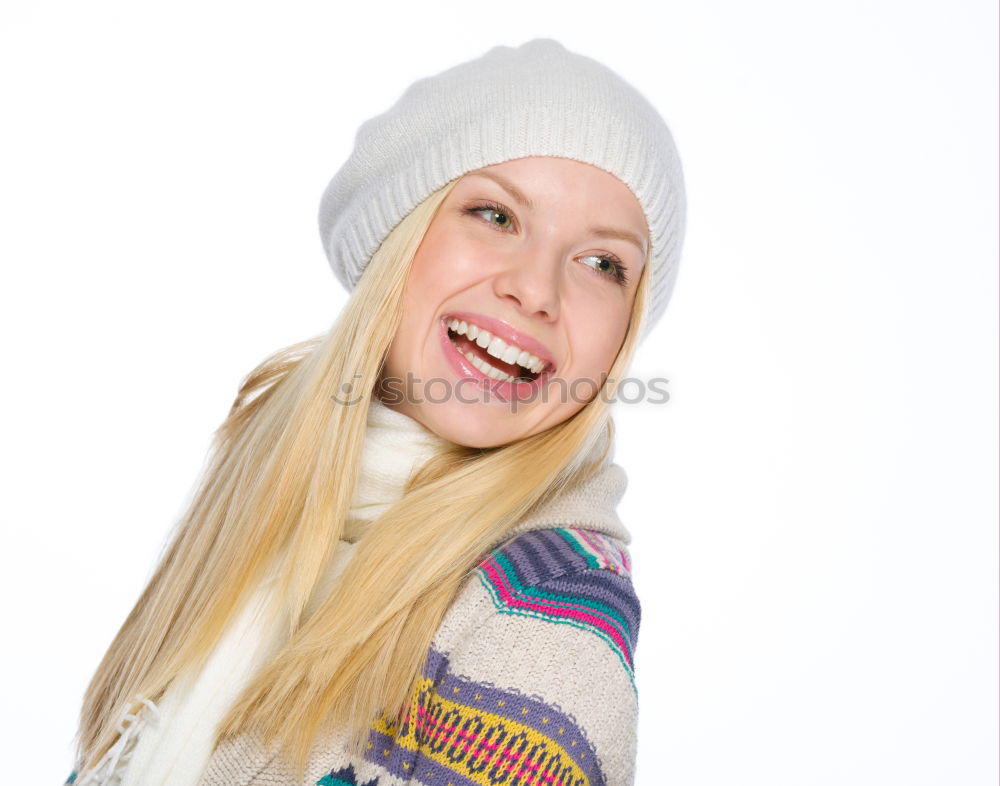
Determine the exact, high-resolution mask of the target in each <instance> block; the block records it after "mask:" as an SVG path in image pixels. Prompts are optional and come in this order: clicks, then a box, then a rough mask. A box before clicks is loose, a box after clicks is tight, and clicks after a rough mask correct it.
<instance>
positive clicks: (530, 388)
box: [440, 312, 555, 399]
mask: <svg viewBox="0 0 1000 786" xmlns="http://www.w3.org/2000/svg"><path fill="white" fill-rule="evenodd" d="M440 324H441V340H442V342H443V345H444V347H445V349H446V352H445V354H446V356H448V359H449V362H450V363H451V365H452V367H453V368H454V369H455V370H456V371H457V372H458V374H459V375H460V376H462V377H470V378H472V379H478V380H480V381H481V382H482V383H483V384H488V385H489V386H490V387H491V389H493V390H494V391H495V392H497V393H499V394H502V395H503V396H504V397H506V396H508V395H509V396H512V397H514V398H516V399H524V398H525V397H529V398H530V397H531V396H532V395H534V393H536V392H537V391H538V390H539V389H540V388H541V386H543V385H545V384H546V383H547V382H548V380H550V379H551V378H552V376H553V372H554V371H555V364H554V363H553V361H552V359H551V355H550V353H549V351H548V349H547V348H546V347H545V345H544V344H542V343H541V342H540V341H537V340H536V339H535V338H533V337H531V336H529V335H527V334H525V333H522V332H521V331H518V330H516V329H515V328H513V327H512V326H511V325H509V324H507V323H506V322H504V321H502V320H498V319H494V318H492V317H488V316H485V315H483V314H472V313H468V312H452V313H450V314H447V315H446V316H445V317H444V318H443V319H442V320H441V323H440ZM498 334H500V335H498ZM501 335H502V336H503V338H501Z"/></svg>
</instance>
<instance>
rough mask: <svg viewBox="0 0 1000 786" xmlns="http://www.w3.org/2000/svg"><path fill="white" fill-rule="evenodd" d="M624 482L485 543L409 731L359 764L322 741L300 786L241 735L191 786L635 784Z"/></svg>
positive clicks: (394, 735)
mask: <svg viewBox="0 0 1000 786" xmlns="http://www.w3.org/2000/svg"><path fill="white" fill-rule="evenodd" d="M625 484H626V481H625V474H624V472H623V471H622V469H621V467H619V466H617V465H615V464H612V463H610V462H608V463H606V464H605V465H604V466H603V467H602V469H601V470H600V471H599V472H598V473H596V474H595V476H593V477H592V478H590V479H589V480H587V481H585V482H582V483H579V484H577V485H576V486H574V487H571V488H569V489H566V490H565V491H564V492H563V493H562V494H560V496H558V497H557V498H555V499H554V500H552V501H549V502H548V503H545V504H544V505H542V506H540V507H539V508H538V509H537V510H535V511H534V512H533V513H532V514H530V515H529V516H528V517H526V518H525V519H524V520H523V521H522V522H521V523H520V524H519V525H518V526H517V527H516V528H515V530H514V531H513V533H512V534H511V536H509V537H508V538H507V539H506V540H505V541H504V542H503V543H500V544H497V545H496V547H495V548H494V549H493V550H492V551H491V552H490V553H489V554H488V555H487V557H486V558H485V559H483V560H482V561H481V562H480V564H479V565H478V566H477V568H476V570H475V571H474V572H473V574H472V575H471V576H470V577H469V578H468V579H467V581H466V582H465V584H464V585H463V587H462V589H461V590H460V592H459V594H458V596H457V597H456V600H455V601H454V603H453V604H452V606H451V607H450V608H449V610H448V612H447V613H446V615H445V618H444V619H443V621H442V623H441V625H440V627H439V628H438V630H437V631H436V633H435V636H434V639H433V642H432V644H431V647H430V649H429V651H428V653H427V657H426V660H425V663H424V666H423V672H422V674H423V680H422V681H421V682H420V684H419V685H418V688H417V690H416V691H415V693H414V694H413V696H412V698H411V704H410V708H409V713H408V717H407V718H406V720H405V722H404V723H403V724H402V725H401V726H398V727H397V726H395V725H393V724H392V723H391V722H389V721H388V720H387V719H385V718H382V719H380V720H379V721H378V722H376V723H374V724H373V725H372V728H371V730H370V732H369V738H368V742H367V749H366V752H365V754H364V756H363V757H362V758H360V759H352V758H350V757H349V756H348V755H347V754H346V753H345V745H344V742H345V740H344V739H343V737H342V736H341V735H340V734H338V733H337V732H331V733H330V734H328V735H326V736H322V737H320V738H319V739H318V740H317V742H316V744H315V745H314V747H313V749H312V753H311V755H310V758H309V762H308V764H307V767H306V775H305V778H304V779H301V780H300V779H296V778H295V776H294V775H293V773H292V772H291V771H290V770H289V769H288V768H287V765H286V764H285V763H284V762H283V760H282V759H280V758H279V757H275V756H272V755H270V754H269V753H267V752H266V751H265V750H264V748H263V746H262V745H260V744H259V742H258V741H257V740H256V739H254V738H253V737H252V736H250V735H241V736H239V737H236V738H233V739H229V740H225V741H223V742H222V743H221V744H220V745H219V746H218V748H216V750H215V752H214V753H213V755H212V757H211V759H210V760H209V762H208V766H207V768H206V769H205V771H204V774H203V775H202V778H201V780H200V781H199V786H243V785H244V784H260V786H292V785H293V784H296V785H297V786H298V785H299V784H301V786H314V785H315V786H402V784H422V785H423V786H487V784H489V786H496V785H498V784H503V785H504V786H631V784H633V782H634V765H635V746H636V725H637V718H638V703H637V694H636V690H635V683H634V674H633V662H634V660H633V659H634V653H635V646H636V637H637V634H638V628H639V612H640V609H639V602H638V599H637V598H636V595H635V592H634V591H633V587H632V583H631V579H630V561H629V557H628V552H627V544H628V542H629V540H630V538H629V533H628V531H627V530H626V529H625V528H624V527H623V526H622V524H621V522H620V521H619V520H618V517H617V515H616V513H615V507H616V505H617V503H618V501H619V499H620V498H621V496H622V494H623V493H624V490H625ZM69 782H72V776H71V780H70V781H69Z"/></svg>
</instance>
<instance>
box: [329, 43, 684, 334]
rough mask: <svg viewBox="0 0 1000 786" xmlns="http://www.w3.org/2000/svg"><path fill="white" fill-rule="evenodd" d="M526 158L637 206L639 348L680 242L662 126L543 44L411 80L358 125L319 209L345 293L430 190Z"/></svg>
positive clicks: (590, 65)
mask: <svg viewBox="0 0 1000 786" xmlns="http://www.w3.org/2000/svg"><path fill="white" fill-rule="evenodd" d="M525 156H559V157H562V158H572V159H576V160H578V161H583V162H585V163H588V164H592V165H594V166H597V167H599V168H601V169H603V170H605V171H607V172H610V173H611V174H613V175H615V176H616V177H618V178H619V179H620V180H621V181H622V182H624V183H625V185H627V186H628V187H629V188H630V189H631V190H632V192H633V193H634V194H635V196H636V197H637V198H638V200H639V203H640V204H641V205H642V209H643V211H644V212H645V215H646V222H647V224H648V225H649V230H650V236H651V239H652V249H653V254H652V264H651V269H650V271H649V273H650V282H649V284H650V298H649V301H648V306H647V309H646V313H645V314H644V315H643V318H642V323H641V324H640V328H639V332H640V338H644V337H645V336H646V335H647V334H648V332H649V330H650V329H651V328H652V326H653V325H654V323H655V322H656V321H657V320H658V319H659V317H660V315H661V314H662V313H663V310H664V309H665V308H666V306H667V301H668V300H669V298H670V293H671V291H672V290H673V286H674V280H675V278H676V275H677V263H678V260H679V257H680V252H681V244H682V241H683V238H684V220H685V213H686V201H685V196H684V180H683V174H682V171H681V162H680V159H679V158H678V155H677V149H676V147H675V145H674V141H673V138H672V136H671V134H670V131H669V129H668V128H667V125H666V123H665V122H664V121H663V118H662V117H660V115H659V114H658V113H657V111H656V110H655V109H654V108H653V106H652V105H651V104H650V103H649V101H647V100H646V98H645V97H644V96H642V94H640V93H639V92H638V91H637V90H636V89H635V88H634V87H632V86H631V85H629V84H628V83H627V82H625V81H624V80H623V79H622V78H621V77H620V76H618V75H617V74H615V73H614V72H613V71H611V70H610V69H609V68H607V67H606V66H604V65H602V64H600V63H598V62H597V61H595V60H592V59H591V58H589V57H584V56H583V55H578V54H575V53H573V52H569V51H567V50H566V49H565V48H564V47H563V46H562V45H561V44H560V43H558V42H557V41H553V40H551V39H536V40H534V41H529V42H527V43H526V44H523V45H521V46H519V47H516V48H514V47H508V46H497V47H494V48H493V49H491V50H490V51H489V52H487V53H486V54H485V55H483V56H482V57H479V58H477V59H475V60H471V61H469V62H467V63H462V64H460V65H457V66H455V67H453V68H449V69H448V70H446V71H442V72H441V73H439V74H436V75H434V76H431V77H426V78H424V79H420V80H418V81H416V82H414V83H413V84H412V85H410V87H409V88H407V90H406V91H405V92H404V93H403V95H402V96H401V97H400V98H399V100H398V101H397V102H396V103H395V104H394V105H393V106H392V107H391V108H390V109H389V110H388V111H386V112H384V113H383V114H381V115H378V116H377V117H373V118H371V119H370V120H368V121H366V122H365V123H364V124H362V125H361V127H360V128H359V129H358V132H357V136H356V137H355V144H354V150H353V152H352V153H351V155H350V157H349V158H348V159H347V161H346V162H345V163H344V165H343V166H342V167H341V168H340V171H339V172H337V174H336V175H334V177H333V180H331V181H330V184H329V185H328V186H327V188H326V191H325V192H324V193H323V198H322V200H321V202H320V210H319V226H320V235H321V237H322V240H323V245H324V248H325V249H326V255H327V257H328V258H329V260H330V265H331V267H332V268H333V272H334V273H335V274H336V276H337V278H338V279H339V280H340V282H341V283H342V284H343V285H344V286H345V287H346V288H347V289H348V291H350V290H352V289H353V288H354V286H355V285H356V284H357V282H358V279H359V278H360V277H361V273H362V272H363V271H364V268H365V265H367V264H368V260H369V259H371V257H372V255H373V254H374V253H375V251H376V249H378V247H379V245H380V244H381V243H382V241H383V240H384V239H385V238H386V236H387V235H388V234H389V232H391V231H392V229H393V228H394V227H395V226H396V225H397V224H398V223H399V222H400V221H401V220H402V219H403V218H404V217H405V216H406V215H407V213H409V212H410V211H411V210H412V209H413V208H414V207H416V206H417V205H418V204H419V203H420V202H421V201H423V200H424V199H425V198H426V197H427V196H428V195H430V194H431V193H432V192H433V191H435V190H437V189H438V188H440V187H441V186H443V185H445V184H446V183H448V182H449V181H450V180H452V179H454V178H456V177H459V176H461V175H463V174H465V173H466V172H470V171H472V170H474V169H479V168H480V167H484V166H489V165H490V164H499V163H501V162H503V161H509V160H511V159H514V158H522V157H525Z"/></svg>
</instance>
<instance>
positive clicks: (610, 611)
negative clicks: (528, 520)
mask: <svg viewBox="0 0 1000 786" xmlns="http://www.w3.org/2000/svg"><path fill="white" fill-rule="evenodd" d="M476 578H477V579H478V582H479V584H480V585H481V587H482V588H483V589H485V590H486V592H487V593H488V595H489V597H490V598H491V600H492V605H493V611H494V612H495V613H497V614H500V615H510V616H521V617H529V618H533V619H537V620H540V621H542V622H545V623H548V624H551V625H566V626H571V627H575V628H577V629H579V630H581V631H583V632H584V633H586V634H588V635H591V636H596V637H597V638H599V639H601V640H602V641H603V642H604V643H605V644H606V645H607V646H608V647H609V648H610V650H611V651H612V652H613V653H614V654H615V656H616V657H617V658H618V659H619V660H620V661H621V665H622V667H623V668H624V669H625V670H626V672H627V674H628V676H629V679H630V681H631V680H632V678H633V667H634V656H635V647H636V643H637V640H638V635H639V622H640V617H641V605H640V603H639V598H638V596H637V595H636V593H635V589H634V587H633V585H632V576H631V560H630V559H629V555H628V550H627V549H626V547H625V544H624V543H622V542H621V541H619V540H616V539H614V538H611V537H608V536H606V535H603V534H601V533H599V532H596V531H593V530H586V529H580V528H575V527H556V528H551V529H540V530H532V531H529V532H524V533H521V534H520V535H518V536H517V537H515V538H513V539H511V540H509V541H507V542H506V543H504V544H503V545H501V546H500V547H498V548H496V549H494V550H493V551H492V552H490V554H489V555H488V556H487V557H486V558H485V559H483V560H482V562H480V564H479V565H478V567H477V568H476Z"/></svg>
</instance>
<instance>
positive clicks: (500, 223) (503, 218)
mask: <svg viewBox="0 0 1000 786" xmlns="http://www.w3.org/2000/svg"><path fill="white" fill-rule="evenodd" d="M465 212H466V213H469V214H471V215H475V216H482V217H483V218H484V219H485V220H486V222H487V223H489V224H492V225H493V227H495V228H496V229H499V230H500V231H502V232H509V231H511V230H512V229H513V228H514V216H513V214H512V213H511V212H510V211H509V210H507V208H505V207H504V206H503V205H501V204H500V203H499V202H486V203H485V204H484V203H480V204H478V205H474V206H472V207H468V208H465Z"/></svg>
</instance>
